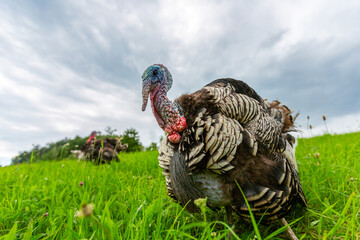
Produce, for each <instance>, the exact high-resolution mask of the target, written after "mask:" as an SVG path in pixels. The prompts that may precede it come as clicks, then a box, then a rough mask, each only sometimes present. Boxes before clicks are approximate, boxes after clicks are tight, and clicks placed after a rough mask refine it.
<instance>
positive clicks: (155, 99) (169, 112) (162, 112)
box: [150, 87, 181, 134]
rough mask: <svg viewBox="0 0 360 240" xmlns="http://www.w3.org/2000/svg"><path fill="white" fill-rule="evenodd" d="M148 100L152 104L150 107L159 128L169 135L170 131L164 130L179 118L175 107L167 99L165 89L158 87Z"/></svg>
mask: <svg viewBox="0 0 360 240" xmlns="http://www.w3.org/2000/svg"><path fill="white" fill-rule="evenodd" d="M150 98H151V102H152V104H151V107H152V110H153V113H154V115H155V118H156V120H157V121H158V124H159V126H160V127H161V128H162V129H163V130H164V131H165V132H167V133H169V134H171V132H169V130H170V129H168V131H166V130H167V129H166V128H167V127H169V126H171V125H172V124H174V123H175V122H176V120H177V119H178V118H180V117H181V116H180V114H179V110H178V108H177V106H176V105H175V104H174V103H173V102H172V101H171V100H169V99H168V98H167V96H166V89H165V87H159V89H158V90H157V91H156V89H155V90H154V92H153V94H151V96H150Z"/></svg>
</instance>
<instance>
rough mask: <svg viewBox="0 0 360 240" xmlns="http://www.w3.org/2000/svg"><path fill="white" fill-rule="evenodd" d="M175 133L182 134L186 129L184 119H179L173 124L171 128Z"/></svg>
mask: <svg viewBox="0 0 360 240" xmlns="http://www.w3.org/2000/svg"><path fill="white" fill-rule="evenodd" d="M171 128H172V129H173V130H174V131H175V132H182V131H184V129H185V128H186V118H185V117H180V118H179V119H178V120H177V121H176V123H175V124H173V125H172V126H171Z"/></svg>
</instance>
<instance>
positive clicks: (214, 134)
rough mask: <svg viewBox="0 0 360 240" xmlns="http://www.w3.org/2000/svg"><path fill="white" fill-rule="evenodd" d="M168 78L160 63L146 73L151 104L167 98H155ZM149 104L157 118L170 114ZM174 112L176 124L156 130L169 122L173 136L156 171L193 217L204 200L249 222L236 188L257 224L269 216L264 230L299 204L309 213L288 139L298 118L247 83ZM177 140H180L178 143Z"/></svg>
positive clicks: (200, 96) (191, 100) (183, 102)
mask: <svg viewBox="0 0 360 240" xmlns="http://www.w3.org/2000/svg"><path fill="white" fill-rule="evenodd" d="M154 69H156V74H154ZM164 72H168V70H167V69H166V67H164V66H163V65H160V64H159V65H158V64H157V65H152V66H150V67H149V68H148V69H147V71H145V73H144V75H143V80H144V81H143V98H144V96H146V97H147V95H148V93H147V92H146V91H150V99H152V101H153V100H154V99H155V100H157V99H164V98H166V91H167V90H168V88H167V89H165V90H164V91H159V90H158V91H154V89H155V90H156V87H158V89H162V87H161V85H162V84H163V81H166V80H164V79H162V74H163V73H164ZM167 75H168V77H167V78H169V75H170V73H167ZM170 78H171V75H170ZM149 79H150V80H149ZM149 82H151V83H152V85H153V86H151V87H149V86H148V84H149ZM146 87H147V88H146ZM144 89H145V90H144ZM163 89H164V88H163ZM144 91H145V93H144ZM159 95H160V96H159ZM166 99H167V98H166ZM152 104H153V106H155V107H153V111H154V114H155V116H156V118H159V116H160V118H161V116H164V115H166V113H163V111H165V112H166V111H167V110H166V109H165V110H164V109H163V108H156V106H161V103H159V102H154V103H152ZM145 106H146V103H145ZM171 108H172V109H175V112H176V114H174V119H175V120H172V121H169V120H167V121H161V120H162V119H161V120H160V122H161V123H162V124H163V125H160V124H159V125H160V127H162V128H163V129H168V128H169V126H168V125H167V124H166V122H170V124H169V125H170V128H171V129H172V130H173V132H170V133H169V132H168V134H169V135H168V138H164V139H163V141H162V142H161V144H160V148H159V165H160V167H162V168H163V169H164V171H163V174H164V175H165V177H166V186H167V189H168V195H169V196H171V197H172V198H173V199H175V200H176V201H178V202H179V203H180V204H181V205H183V206H185V205H186V207H187V209H188V210H189V211H196V210H197V208H196V206H195V205H194V204H193V201H194V200H195V199H198V198H204V197H207V198H208V205H209V207H211V208H218V207H222V206H225V207H227V208H230V209H233V210H235V211H236V212H237V213H238V214H239V215H240V216H241V217H243V218H245V219H249V218H250V216H249V209H248V207H247V205H246V203H245V201H244V198H243V196H242V194H241V191H240V189H239V187H240V188H241V189H242V191H243V193H244V195H245V196H246V199H247V201H248V203H249V205H250V207H251V211H252V212H253V213H254V215H255V217H256V218H257V219H259V218H260V217H261V216H264V217H263V220H262V223H269V222H272V221H274V220H278V219H281V218H283V217H284V216H285V215H286V214H287V213H288V212H289V210H290V209H291V207H292V206H293V205H294V204H295V203H300V204H302V205H303V206H306V200H305V196H304V193H303V191H302V188H301V184H300V179H299V175H298V172H297V165H296V160H295V145H296V144H295V142H296V140H295V139H294V138H293V137H292V136H291V135H290V134H288V132H289V131H291V130H292V129H293V123H294V117H293V116H292V115H291V112H290V110H289V109H288V108H287V107H286V106H284V105H280V103H279V102H278V101H274V102H270V103H269V102H266V101H264V100H263V99H262V98H261V97H260V96H259V95H258V94H257V93H256V92H255V91H254V90H253V89H252V88H250V87H249V86H248V85H247V84H246V83H244V82H242V81H238V80H234V79H219V80H215V81H213V82H211V83H210V84H208V85H206V86H205V87H203V88H202V89H200V90H199V91H196V92H194V93H191V94H184V95H182V96H180V97H179V98H178V99H176V100H175V101H174V103H172V105H171ZM143 110H144V105H143ZM181 118H183V119H185V121H186V123H185V128H183V129H180V131H177V130H179V129H178V128H177V126H178V125H181V126H184V124H181V123H180V122H179V121H178V119H181ZM157 120H158V122H159V119H157ZM164 123H165V124H164ZM179 123H180V124H179ZM174 125H175V127H174ZM165 132H167V131H165ZM174 134H178V135H179V136H180V138H179V139H177V138H175V139H174V138H173V137H172V135H174Z"/></svg>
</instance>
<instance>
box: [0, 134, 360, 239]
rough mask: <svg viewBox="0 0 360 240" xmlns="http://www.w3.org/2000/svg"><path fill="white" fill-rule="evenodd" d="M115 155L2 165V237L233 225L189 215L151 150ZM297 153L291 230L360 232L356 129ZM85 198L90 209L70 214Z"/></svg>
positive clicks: (138, 235) (157, 235) (142, 233)
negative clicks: (297, 196)
mask: <svg viewBox="0 0 360 240" xmlns="http://www.w3.org/2000/svg"><path fill="white" fill-rule="evenodd" d="M120 159H121V162H120V163H116V162H114V163H112V164H111V165H102V166H94V165H93V164H91V163H83V162H81V163H78V162H77V161H74V160H65V161H50V162H36V163H31V164H22V165H15V166H9V167H4V168H0V183H1V184H0V239H224V238H226V235H227V234H228V232H229V231H233V230H232V229H231V230H230V229H229V227H228V226H227V225H226V223H225V222H226V219H225V211H224V210H221V211H219V212H212V211H210V210H209V209H207V208H206V209H204V210H203V212H202V214H194V215H192V214H189V213H188V212H186V211H184V210H183V209H182V208H181V207H180V206H179V205H178V204H176V203H174V202H172V200H171V199H170V198H169V197H167V196H166V187H165V180H164V177H163V176H162V175H161V169H160V167H159V166H158V162H157V152H140V153H130V154H122V155H120ZM297 160H298V164H299V169H300V177H301V180H302V185H303V189H304V191H305V194H306V196H307V199H308V203H309V211H307V212H301V211H300V209H296V210H295V211H293V212H292V214H290V216H288V217H287V220H288V222H289V223H291V222H294V221H296V220H298V219H299V218H300V217H301V216H304V217H303V218H302V219H300V220H298V221H297V222H296V223H294V224H293V225H292V227H293V230H294V232H295V233H296V234H297V235H298V237H299V238H300V237H301V238H303V239H359V238H360V133H352V134H346V135H336V136H330V135H324V136H321V137H315V138H311V139H300V140H299V145H298V148H297ZM80 182H83V185H81V184H80ZM90 203H92V204H94V211H93V214H91V215H90V216H89V217H75V215H76V214H77V211H79V210H81V206H82V205H83V204H90ZM235 222H236V226H237V230H235V231H236V232H237V235H234V236H233V239H240V238H241V239H252V238H254V235H255V231H254V229H257V231H259V233H258V238H259V239H260V238H262V239H277V237H278V239H279V235H277V236H273V235H272V233H273V232H275V233H277V232H276V231H277V230H279V229H280V227H281V226H280V225H279V224H273V225H272V226H262V225H259V226H256V227H255V228H254V226H253V225H252V224H251V223H244V222H242V221H241V219H239V218H236V219H235ZM260 235H261V236H260ZM270 236H271V237H270ZM267 237H268V238H267Z"/></svg>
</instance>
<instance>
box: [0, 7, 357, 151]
mask: <svg viewBox="0 0 360 240" xmlns="http://www.w3.org/2000/svg"><path fill="white" fill-rule="evenodd" d="M299 3H300V2H297V4H299ZM301 3H302V2H301ZM302 4H305V3H302ZM314 7H316V6H314ZM328 7H329V8H330V9H332V11H334V12H336V13H337V14H335V16H336V17H339V16H345V15H346V17H344V18H339V19H338V21H336V24H334V22H333V19H332V18H331V14H330V15H329V14H325V12H323V11H324V10H321V9H322V8H321V5H320V6H318V9H317V10H318V11H319V13H320V15H319V14H318V15H313V16H312V15H309V16H308V19H304V20H307V21H304V22H306V23H304V25H302V19H301V16H302V15H306V14H304V9H305V10H306V5H305V7H304V8H300V7H297V5H296V4H294V6H291V4H286V5H284V4H283V3H279V2H277V3H274V4H273V3H272V4H268V3H264V2H263V1H253V2H248V3H244V2H240V1H226V2H220V1H199V2H191V4H190V1H171V2H170V1H155V2H147V1H142V0H138V1H118V2H116V1H115V2H111V1H102V2H101V1H100V2H97V1H41V2H31V1H24V2H20V1H6V2H1V3H0V27H1V29H0V64H1V66H2V68H0V77H1V78H3V79H4V83H6V84H8V85H7V86H0V94H2V95H3V96H4V97H2V98H1V100H0V107H1V109H2V112H1V116H0V122H1V120H2V121H3V122H5V123H6V126H7V127H6V128H5V127H1V126H0V131H1V132H2V133H3V135H2V136H1V137H0V140H2V141H8V142H9V144H10V145H9V149H10V148H11V149H12V150H11V151H14V149H16V151H19V150H25V149H28V148H30V147H31V144H44V143H46V142H47V141H55V140H57V139H61V138H64V137H66V136H68V137H73V136H75V135H82V136H85V135H87V134H89V133H90V132H91V131H92V130H93V129H96V130H103V129H104V128H105V127H106V126H108V125H109V126H111V127H114V128H117V129H119V130H120V131H123V130H125V129H126V128H128V127H135V128H136V129H138V130H139V132H140V134H141V140H142V141H143V142H144V143H145V144H149V143H150V142H151V141H158V139H159V138H160V136H161V135H162V134H163V133H162V132H161V130H160V129H159V128H158V127H157V124H156V121H155V120H154V118H153V116H152V113H151V111H150V110H148V111H146V112H145V113H142V112H141V74H142V71H143V70H144V69H145V68H146V67H147V66H148V65H150V64H153V63H163V64H165V65H166V66H167V67H168V68H169V69H170V71H171V73H172V75H173V77H174V85H173V88H172V89H171V90H170V92H169V97H170V98H175V97H177V96H179V95H180V94H182V93H184V92H193V91H195V90H197V89H199V88H201V87H202V86H204V85H205V84H207V83H208V82H210V81H212V80H215V79H217V78H221V77H232V78H237V79H242V80H244V81H246V82H247V83H249V84H250V85H251V86H252V87H253V88H254V89H255V90H256V91H257V92H259V93H260V94H261V95H262V96H263V97H265V98H268V99H270V100H272V99H279V100H280V101H282V102H284V103H285V104H287V105H288V106H289V107H290V108H292V109H293V110H295V111H300V113H301V115H300V118H299V120H300V124H302V125H304V123H305V122H304V119H305V118H306V116H307V115H310V116H311V120H312V121H313V124H315V125H316V124H321V115H323V114H325V115H328V116H330V117H331V118H333V119H338V117H340V116H342V115H349V114H352V113H358V112H360V110H359V107H360V106H359V104H360V100H359V97H358V94H357V91H358V89H360V88H359V87H360V86H359V84H360V82H359V80H358V78H359V77H360V70H359V67H358V66H359V65H360V57H359V56H360V54H359V53H360V47H359V46H360V39H359V37H358V36H359V30H357V28H356V26H354V24H353V23H354V22H358V21H356V20H357V18H358V15H356V14H355V13H354V11H351V12H349V11H347V10H348V8H350V7H351V6H350V7H346V6H343V7H342V8H339V9H337V6H336V5H335V1H334V2H333V3H332V5H331V4H330V3H329V4H328ZM282 8H283V9H282ZM351 8H352V9H359V8H360V6H358V7H356V6H352V7H351ZM314 12H316V11H314ZM329 12H330V13H331V11H329ZM290 13H293V15H294V16H291V14H290ZM306 13H307V14H309V13H308V12H306ZM321 13H323V15H321ZM326 13H328V12H326ZM299 16H300V17H299ZM310 20H313V21H314V22H313V24H312V25H309V24H308V21H310ZM328 22H331V23H332V24H333V27H326V23H328ZM306 24H307V25H306ZM341 28H344V29H346V31H344V32H342V33H340V34H339V32H338V31H339V29H341ZM3 79H2V80H3ZM11 84H13V85H11ZM2 89H5V90H3V92H2ZM26 89H28V90H29V91H31V92H30V93H28V92H26ZM31 94H33V96H32V95H31ZM315 119H318V120H315ZM333 125H334V126H335V124H333ZM14 126H18V127H17V128H14ZM24 126H25V128H26V126H28V127H29V126H37V127H38V128H40V130H38V131H36V130H35V129H36V128H31V127H30V128H29V129H30V130H31V129H33V130H32V131H27V132H26V131H24V130H21V129H23V128H24ZM19 139H20V140H19ZM1 157H2V156H0V158H1Z"/></svg>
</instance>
